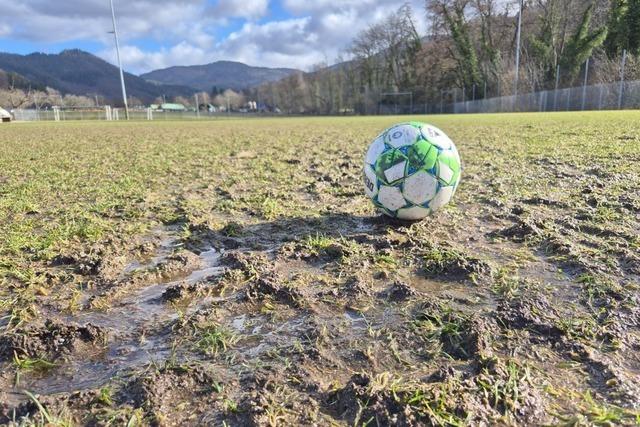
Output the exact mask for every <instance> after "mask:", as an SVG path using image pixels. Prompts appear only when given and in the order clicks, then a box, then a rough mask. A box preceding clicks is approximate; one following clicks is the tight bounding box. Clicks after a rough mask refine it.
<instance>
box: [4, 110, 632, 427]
mask: <svg viewBox="0 0 640 427" xmlns="http://www.w3.org/2000/svg"><path fill="white" fill-rule="evenodd" d="M409 119H410V118H408V117H378V118H367V117H363V118H313V119H310V118H300V119H294V118H292V119H251V120H220V121H214V122H206V123H205V122H198V123H182V122H170V123H162V122H154V123H142V122H132V123H70V122H64V123H49V124H45V123H25V124H20V123H13V124H10V125H5V126H1V127H0V317H1V319H0V327H1V328H2V330H1V332H0V372H2V373H1V374H0V423H7V422H10V421H11V420H14V421H16V422H19V421H20V419H21V417H26V418H25V419H27V420H32V421H33V422H45V421H49V422H53V423H65V422H67V423H74V424H92V423H99V424H113V425H120V424H122V423H126V422H133V423H143V424H146V423H152V424H154V423H156V424H157V423H160V424H165V425H173V424H194V425H195V424H203V423H204V424H214V425H220V424H222V423H223V422H226V423H227V424H230V425H244V424H247V423H254V424H258V425H263V424H314V423H319V424H330V423H338V424H358V425H360V424H364V423H370V425H376V424H380V425H386V424H398V423H399V424H411V423H420V422H422V423H427V424H448V425H464V424H477V423H478V422H480V421H486V422H488V423H490V424H493V423H496V422H503V423H519V424H532V423H535V424H539V423H574V422H579V421H582V422H587V421H591V422H594V423H626V424H635V423H639V422H640V415H638V412H637V411H638V407H639V406H640V397H639V396H640V380H638V378H640V356H639V354H640V287H639V285H640V255H638V253H639V251H640V166H638V165H639V164H640V113H637V112H611V113H607V112H599V113H570V114H568V113H553V114H508V115H478V116H474V115H465V116H455V117H454V116H437V117H415V118H411V119H416V120H420V121H426V122H430V123H432V124H434V125H436V126H438V127H440V128H441V129H443V130H444V131H445V132H446V133H447V134H448V135H449V136H450V137H451V138H452V139H453V140H454V141H455V142H456V144H457V146H458V149H459V151H460V154H461V157H462V161H463V167H464V171H463V175H462V183H461V185H460V188H459V190H458V192H457V193H456V199H455V204H453V205H451V206H449V207H448V208H446V209H444V211H443V212H441V213H439V214H438V215H436V216H434V217H432V218H428V219H427V220H425V221H422V222H419V223H414V224H410V223H409V224H407V223H396V222H393V221H390V220H387V219H385V218H383V217H380V216H379V215H377V214H376V213H375V212H374V210H373V207H372V205H371V203H370V202H369V201H368V200H367V199H366V198H365V197H364V193H363V190H362V188H361V187H362V183H361V166H362V158H363V155H364V150H365V149H366V146H367V144H368V143H369V142H370V141H371V140H372V139H373V138H374V137H375V136H376V135H377V134H378V133H379V132H380V131H382V130H383V129H385V128H386V127H388V126H389V125H391V124H393V123H395V122H399V121H407V120H409ZM22 390H27V391H29V392H32V393H35V394H36V395H35V396H34V395H29V394H28V393H23V392H22Z"/></svg>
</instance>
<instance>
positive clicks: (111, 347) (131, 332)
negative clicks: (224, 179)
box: [19, 239, 223, 400]
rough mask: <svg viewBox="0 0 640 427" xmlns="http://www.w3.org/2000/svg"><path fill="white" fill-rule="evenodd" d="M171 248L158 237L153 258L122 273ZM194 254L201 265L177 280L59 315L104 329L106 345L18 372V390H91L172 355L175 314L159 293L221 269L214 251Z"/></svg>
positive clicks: (204, 301)
mask: <svg viewBox="0 0 640 427" xmlns="http://www.w3.org/2000/svg"><path fill="white" fill-rule="evenodd" d="M175 248H176V246H175V240H174V239H167V240H165V241H163V244H162V245H160V247H159V249H158V252H157V253H156V254H154V256H153V257H151V258H149V259H148V260H146V261H144V262H134V263H131V264H129V265H128V266H127V268H126V269H125V274H130V273H131V272H133V271H135V270H139V269H141V268H144V269H149V268H153V267H155V266H157V265H158V264H159V263H160V262H162V261H163V260H164V259H166V258H167V257H168V256H169V255H170V254H171V253H172V251H173V250H174V249H175ZM199 256H200V259H201V262H202V265H203V267H202V268H201V269H199V270H195V271H192V272H190V273H188V274H185V275H183V276H184V277H182V278H173V279H172V280H170V281H165V282H158V283H154V284H151V285H150V286H146V287H144V288H142V289H139V290H137V291H135V292H133V294H132V295H131V296H129V297H126V298H124V299H122V300H120V301H118V302H116V303H114V306H113V307H112V308H111V309H110V310H109V311H97V310H92V311H85V312H81V313H78V314H76V315H70V316H66V317H64V318H63V320H64V322H65V323H72V324H79V325H84V324H88V323H91V324H93V325H96V326H99V327H101V328H104V329H105V330H106V331H107V333H108V336H109V343H108V345H107V347H106V348H103V349H99V350H97V351H96V352H95V353H94V354H84V355H83V356H84V357H83V358H82V359H77V358H71V360H69V361H64V362H60V365H59V366H57V367H55V368H53V369H52V370H50V371H48V372H47V373H46V374H44V375H41V376H37V375H23V377H22V379H21V384H20V387H19V389H27V390H30V391H32V392H36V393H40V394H51V393H60V392H71V391H78V390H84V389H95V388H99V387H101V386H102V385H104V384H106V383H107V382H108V381H109V380H111V379H112V378H114V377H119V376H125V375H126V374H127V372H129V371H131V370H132V369H134V368H139V367H142V366H144V365H146V364H148V363H149V362H155V363H162V362H164V361H165V360H167V359H169V358H170V357H171V355H172V353H173V349H172V348H171V346H172V342H173V338H174V337H173V336H172V334H171V331H170V330H169V329H168V325H170V324H171V323H172V322H173V321H174V320H176V319H177V318H178V316H179V314H178V312H177V311H176V309H175V308H174V307H172V306H171V305H169V304H166V303H165V302H164V301H162V299H161V296H162V294H163V292H164V291H165V290H166V289H168V288H169V287H171V286H174V285H177V284H193V283H197V282H200V281H202V280H205V279H207V278H209V277H212V276H216V275H219V274H221V273H222V272H223V268H222V267H220V266H219V259H220V256H221V253H220V252H218V251H217V250H215V249H208V250H206V251H204V252H202V253H201V254H200V255H199ZM126 272H128V273H126ZM212 300H213V299H212V298H203V299H202V300H201V301H198V303H197V304H192V305H191V306H190V307H189V312H193V311H195V310H197V309H198V308H200V307H202V306H203V305H204V304H207V303H210V302H211V301H212ZM23 398H24V396H23ZM23 400H24V399H23Z"/></svg>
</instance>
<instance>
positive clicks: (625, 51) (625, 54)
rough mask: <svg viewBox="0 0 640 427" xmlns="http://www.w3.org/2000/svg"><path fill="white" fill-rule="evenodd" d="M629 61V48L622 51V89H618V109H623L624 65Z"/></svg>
mask: <svg viewBox="0 0 640 427" xmlns="http://www.w3.org/2000/svg"><path fill="white" fill-rule="evenodd" d="M626 62H627V50H626V49H625V50H623V51H622V66H621V67H620V90H618V110H620V109H622V96H623V93H624V66H625V63H626Z"/></svg>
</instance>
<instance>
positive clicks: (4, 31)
mask: <svg viewBox="0 0 640 427" xmlns="http://www.w3.org/2000/svg"><path fill="white" fill-rule="evenodd" d="M10 34H11V27H10V26H9V25H8V24H0V37H6V36H9V35H10Z"/></svg>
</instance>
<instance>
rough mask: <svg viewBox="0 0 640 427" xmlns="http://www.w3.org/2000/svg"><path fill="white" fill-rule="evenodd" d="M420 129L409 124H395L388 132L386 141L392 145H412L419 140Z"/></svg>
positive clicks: (396, 146)
mask: <svg viewBox="0 0 640 427" xmlns="http://www.w3.org/2000/svg"><path fill="white" fill-rule="evenodd" d="M419 136H420V130H419V129H416V128H415V127H413V126H411V125H407V124H401V125H398V126H395V127H393V128H391V129H389V131H388V132H387V135H386V136H385V142H386V143H387V144H389V145H390V146H392V147H395V148H400V147H404V146H407V145H412V144H413V143H415V142H416V141H417V140H418V137H419Z"/></svg>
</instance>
